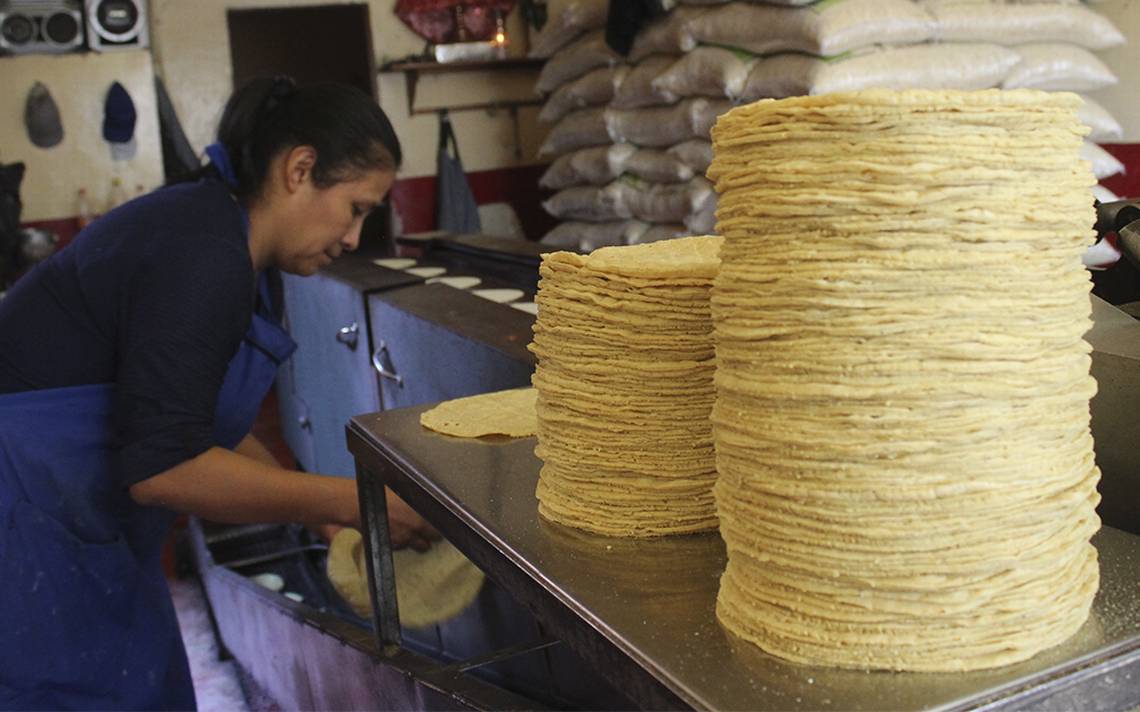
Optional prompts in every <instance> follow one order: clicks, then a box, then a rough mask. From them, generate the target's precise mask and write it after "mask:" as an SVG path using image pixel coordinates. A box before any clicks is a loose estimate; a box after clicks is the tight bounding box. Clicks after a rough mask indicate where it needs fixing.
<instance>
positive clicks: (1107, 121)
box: [1077, 96, 1124, 143]
mask: <svg viewBox="0 0 1140 712" xmlns="http://www.w3.org/2000/svg"><path fill="white" fill-rule="evenodd" d="M1081 99H1083V100H1084V102H1085V103H1084V104H1082V105H1081V108H1079V109H1077V118H1079V119H1080V120H1081V123H1083V124H1084V125H1085V126H1088V127H1089V130H1090V133H1089V135H1088V136H1085V138H1086V139H1088V140H1089V141H1092V142H1094V143H1106V142H1109V141H1118V140H1120V139H1121V138H1122V137H1123V136H1124V129H1123V128H1122V127H1121V126H1120V122H1119V121H1117V120H1116V118H1115V117H1113V115H1112V114H1110V113H1108V109H1106V108H1104V107H1103V106H1101V105H1100V104H1098V103H1096V102H1095V101H1093V100H1092V99H1090V98H1089V97H1087V96H1082V97H1081Z"/></svg>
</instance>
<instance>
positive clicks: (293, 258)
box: [273, 169, 396, 276]
mask: <svg viewBox="0 0 1140 712" xmlns="http://www.w3.org/2000/svg"><path fill="white" fill-rule="evenodd" d="M395 180H396V175H395V173H393V172H392V171H387V170H380V169H376V170H371V171H368V172H366V173H363V174H361V175H359V176H356V177H354V178H352V179H350V180H345V181H341V182H340V183H335V184H333V185H332V186H329V187H327V188H320V187H317V186H316V185H315V184H313V182H312V174H311V172H310V173H309V174H308V176H306V179H305V180H303V181H302V184H301V185H300V186H299V189H298V190H297V191H296V192H295V193H294V195H293V196H292V199H291V200H290V201H289V203H290V205H289V211H288V213H289V214H288V216H287V219H286V220H285V221H284V225H283V226H282V228H281V230H282V232H283V233H284V234H283V235H281V239H279V240H277V249H276V250H274V253H275V254H274V259H273V261H274V263H275V264H276V265H277V267H278V268H279V269H281V270H282V271H284V272H289V273H291V274H298V275H304V276H308V275H312V274H316V272H317V270H319V269H320V268H321V267H324V266H325V265H327V264H328V263H330V262H332V261H333V260H334V259H335V258H336V257H338V256H339V255H340V254H341V252H343V251H345V250H348V251H352V250H355V249H356V247H357V245H359V244H360V227H361V225H362V224H363V223H364V218H365V217H367V216H368V213H370V212H371V211H372V210H373V208H375V207H376V206H377V205H379V204H380V203H381V202H382V201H383V200H384V196H386V195H387V194H388V190H389V189H390V188H391V187H392V183H393V182H394V181H395Z"/></svg>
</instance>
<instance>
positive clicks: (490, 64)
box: [380, 57, 546, 74]
mask: <svg viewBox="0 0 1140 712" xmlns="http://www.w3.org/2000/svg"><path fill="white" fill-rule="evenodd" d="M545 62H546V60H544V59H531V58H529V57H512V58H509V59H489V60H484V61H479V62H428V61H420V62H407V61H400V62H388V63H387V64H385V65H383V66H382V67H380V71H381V72H415V73H423V74H442V73H447V72H482V71H497V70H503V69H541V68H542V65H543V64H545Z"/></svg>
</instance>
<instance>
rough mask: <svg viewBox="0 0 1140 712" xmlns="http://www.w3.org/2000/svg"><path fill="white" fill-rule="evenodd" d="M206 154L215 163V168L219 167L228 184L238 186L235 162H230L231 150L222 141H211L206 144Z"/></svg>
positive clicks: (219, 172) (220, 173) (219, 171)
mask: <svg viewBox="0 0 1140 712" xmlns="http://www.w3.org/2000/svg"><path fill="white" fill-rule="evenodd" d="M206 156H207V157H208V158H209V159H210V163H212V164H214V168H215V169H217V171H218V174H219V175H220V176H221V177H222V180H224V181H225V182H226V185H228V186H229V187H231V188H237V187H238V177H237V173H236V172H235V171H234V165H233V163H231V162H230V152H229V151H227V150H226V147H225V146H223V145H222V144H220V143H211V144H210V145H209V146H206Z"/></svg>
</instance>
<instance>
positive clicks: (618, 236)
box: [539, 220, 649, 252]
mask: <svg viewBox="0 0 1140 712" xmlns="http://www.w3.org/2000/svg"><path fill="white" fill-rule="evenodd" d="M648 228H649V225H648V224H646V223H643V222H641V221H640V220H620V221H616V222H600V223H589V222H564V223H559V224H558V225H556V226H555V227H554V228H553V229H552V230H551V231H550V232H548V233H546V234H545V235H543V236H542V239H541V240H539V242H540V243H542V244H544V245H550V246H551V247H557V248H561V249H566V250H582V251H583V252H589V251H591V250H595V249H597V248H599V247H605V246H608V245H629V244H632V243H633V242H635V241H637V240H638V239H639V238H640V237H641V235H642V234H644V233H645V231H646V230H647V229H648Z"/></svg>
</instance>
